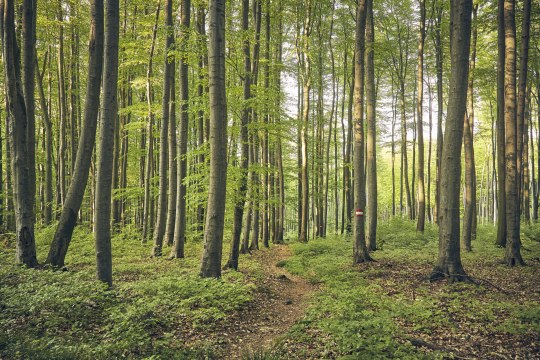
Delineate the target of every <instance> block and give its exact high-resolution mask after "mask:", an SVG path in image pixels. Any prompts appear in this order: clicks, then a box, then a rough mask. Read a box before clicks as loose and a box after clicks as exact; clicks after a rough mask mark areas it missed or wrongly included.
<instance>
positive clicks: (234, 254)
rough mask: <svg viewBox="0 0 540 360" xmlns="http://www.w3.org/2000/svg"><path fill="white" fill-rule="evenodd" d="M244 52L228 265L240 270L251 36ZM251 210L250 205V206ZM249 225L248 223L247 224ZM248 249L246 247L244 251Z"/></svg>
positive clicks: (245, 7) (245, 6)
mask: <svg viewBox="0 0 540 360" xmlns="http://www.w3.org/2000/svg"><path fill="white" fill-rule="evenodd" d="M248 30H249V0H243V1H242V31H244V32H247V31H248ZM243 52H244V74H243V75H244V83H243V89H244V104H243V109H242V117H241V128H240V144H241V145H240V149H241V153H240V170H241V172H242V174H241V178H240V186H239V189H238V200H237V201H236V204H235V207H234V220H233V236H232V242H231V252H230V255H229V260H228V262H227V264H226V267H228V268H231V269H235V270H238V258H239V256H240V236H241V234H242V220H243V217H244V203H246V204H247V202H246V191H247V176H248V162H249V137H248V125H249V114H250V111H251V109H250V106H249V99H250V98H251V59H250V44H249V38H248V37H245V38H244V41H243ZM248 211H249V207H248ZM246 226H247V224H246ZM244 230H245V228H244ZM245 250H246V249H245V248H244V251H245Z"/></svg>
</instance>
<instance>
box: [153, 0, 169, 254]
mask: <svg viewBox="0 0 540 360" xmlns="http://www.w3.org/2000/svg"><path fill="white" fill-rule="evenodd" d="M172 11H173V10H172V0H167V2H166V4H165V27H166V29H167V39H166V41H165V61H164V72H163V98H162V106H161V113H162V117H161V129H160V134H159V143H160V151H159V195H158V209H157V222H156V227H155V228H154V247H153V249H152V256H161V255H162V252H163V237H164V236H165V227H166V225H167V224H166V222H167V213H168V201H167V200H168V197H167V187H168V181H167V180H168V179H167V173H168V171H167V170H168V165H169V121H170V113H169V109H170V102H171V101H174V99H171V83H172V81H171V80H172V77H173V76H174V65H173V63H172V62H169V56H170V55H169V53H170V52H171V50H172V46H173V43H174V40H173V38H174V31H173V28H172V21H173V20H172V18H173V13H172ZM169 176H170V174H169ZM169 191H171V189H170V188H169Z"/></svg>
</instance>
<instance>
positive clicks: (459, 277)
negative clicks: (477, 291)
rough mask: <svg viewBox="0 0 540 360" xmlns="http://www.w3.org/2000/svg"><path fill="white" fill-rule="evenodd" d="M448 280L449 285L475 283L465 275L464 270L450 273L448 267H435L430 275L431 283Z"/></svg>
mask: <svg viewBox="0 0 540 360" xmlns="http://www.w3.org/2000/svg"><path fill="white" fill-rule="evenodd" d="M444 279H447V281H448V283H449V284H453V283H456V282H463V283H468V284H473V283H474V281H473V280H472V279H471V278H470V277H469V275H467V274H466V273H465V271H464V270H463V269H460V270H458V271H450V269H449V268H448V267H444V268H443V267H441V266H435V268H434V269H433V271H432V272H431V274H430V275H429V281H430V282H435V281H439V280H444Z"/></svg>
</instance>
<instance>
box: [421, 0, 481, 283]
mask: <svg viewBox="0 0 540 360" xmlns="http://www.w3.org/2000/svg"><path fill="white" fill-rule="evenodd" d="M450 11H451V12H452V16H451V19H452V20H451V22H450V24H451V25H450V26H451V29H452V32H451V34H452V36H451V40H450V41H451V51H450V59H451V76H450V93H449V98H448V99H449V101H448V117H447V119H446V128H445V133H444V146H443V153H442V159H443V161H442V163H441V164H442V167H441V192H440V212H439V256H438V260H437V264H436V265H435V268H434V269H433V272H432V273H431V276H430V278H431V280H438V279H442V278H448V280H449V281H450V282H454V281H469V278H468V277H467V275H466V273H465V270H464V269H463V265H462V264H461V254H460V243H459V203H460V200H459V193H460V191H459V190H460V189H459V188H460V174H461V143H462V138H463V118H464V116H465V109H466V106H467V77H468V72H469V45H470V37H471V11H472V1H471V0H454V1H453V3H452V5H451V8H450Z"/></svg>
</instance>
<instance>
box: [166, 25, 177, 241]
mask: <svg viewBox="0 0 540 360" xmlns="http://www.w3.org/2000/svg"><path fill="white" fill-rule="evenodd" d="M171 27H172V24H171ZM173 48H174V45H173ZM169 61H171V62H172V68H173V70H172V72H171V94H170V99H169V185H168V186H169V195H168V200H167V203H168V206H167V225H166V227H165V241H166V244H167V245H168V246H173V245H174V228H175V226H176V201H177V197H178V162H177V154H178V149H177V146H178V142H177V141H176V89H175V87H176V81H175V76H174V73H175V69H176V63H175V59H174V58H173V59H170V60H169Z"/></svg>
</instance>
